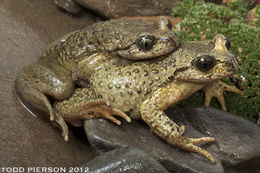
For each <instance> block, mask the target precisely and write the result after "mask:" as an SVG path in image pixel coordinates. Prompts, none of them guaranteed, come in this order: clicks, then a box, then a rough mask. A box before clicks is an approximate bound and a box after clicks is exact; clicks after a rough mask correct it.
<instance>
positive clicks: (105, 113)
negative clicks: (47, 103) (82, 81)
mask: <svg viewBox="0 0 260 173" xmlns="http://www.w3.org/2000/svg"><path fill="white" fill-rule="evenodd" d="M54 108H55V110H57V112H58V113H59V114H60V115H62V116H63V117H64V118H65V119H66V121H68V122H69V123H70V124H72V125H73V126H81V125H82V124H83V122H84V120H87V119H92V118H102V119H108V120H110V121H112V122H114V123H116V124H117V125H120V124H121V122H120V121H119V120H118V119H116V118H115V116H118V117H121V118H123V119H125V120H126V121H127V122H131V119H130V117H128V115H126V114H125V113H124V112H123V111H121V110H119V109H115V108H112V107H111V106H110V105H109V102H107V101H105V100H103V99H98V98H96V97H95V94H94V92H93V91H92V90H91V89H90V88H78V89H76V90H75V92H74V93H73V95H72V96H71V97H70V98H69V99H66V100H64V101H60V102H56V103H55V104H54Z"/></svg>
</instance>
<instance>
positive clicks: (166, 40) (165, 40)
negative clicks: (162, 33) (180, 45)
mask: <svg viewBox="0 0 260 173" xmlns="http://www.w3.org/2000/svg"><path fill="white" fill-rule="evenodd" d="M160 41H163V42H169V41H170V39H169V38H167V37H164V38H161V39H160Z"/></svg>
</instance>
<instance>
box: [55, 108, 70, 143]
mask: <svg viewBox="0 0 260 173" xmlns="http://www.w3.org/2000/svg"><path fill="white" fill-rule="evenodd" d="M54 114H55V118H54V120H53V121H55V123H56V125H58V127H59V128H60V129H61V132H62V136H63V137H64V140H65V141H68V140H69V130H68V126H67V124H66V122H65V120H64V119H63V117H62V116H60V115H59V114H58V113H57V112H56V111H54Z"/></svg>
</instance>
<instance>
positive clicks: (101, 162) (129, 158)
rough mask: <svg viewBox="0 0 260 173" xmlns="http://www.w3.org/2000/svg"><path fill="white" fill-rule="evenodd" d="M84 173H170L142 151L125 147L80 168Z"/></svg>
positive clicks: (103, 155)
mask: <svg viewBox="0 0 260 173" xmlns="http://www.w3.org/2000/svg"><path fill="white" fill-rule="evenodd" d="M80 167H82V168H83V171H82V173H83V172H93V173H94V172H96V173H107V172H111V173H112V172H116V173H125V172H131V173H147V172H149V173H158V172H160V173H167V172H168V171H167V170H166V169H165V168H164V167H163V166H162V165H161V164H160V163H158V162H157V161H156V160H155V159H154V158H152V157H151V156H149V155H148V154H146V153H145V152H143V151H142V150H140V149H137V148H133V147H123V148H119V149H114V150H112V151H109V152H107V153H105V154H102V155H101V156H98V157H96V158H94V159H92V160H91V161H89V162H88V163H87V164H85V165H82V166H80Z"/></svg>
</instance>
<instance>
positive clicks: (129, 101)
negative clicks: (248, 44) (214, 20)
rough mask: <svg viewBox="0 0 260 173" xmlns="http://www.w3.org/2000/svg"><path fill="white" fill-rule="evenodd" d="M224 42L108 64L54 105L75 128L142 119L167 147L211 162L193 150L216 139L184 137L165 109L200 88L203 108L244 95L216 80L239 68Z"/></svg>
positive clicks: (196, 44)
mask: <svg viewBox="0 0 260 173" xmlns="http://www.w3.org/2000/svg"><path fill="white" fill-rule="evenodd" d="M226 42H227V40H226V38H225V37H224V36H223V35H220V34H219V35H216V36H215V38H214V39H213V40H211V41H201V42H190V43H184V44H183V45H181V47H179V49H177V50H176V51H174V52H172V53H171V54H169V55H166V56H162V57H160V58H157V59H154V60H150V61H147V60H146V61H141V62H136V63H133V64H122V65H112V64H110V65H106V66H104V67H102V68H100V69H99V70H97V71H96V72H95V73H93V74H92V75H91V77H90V79H89V82H90V84H89V86H88V87H86V88H79V89H77V90H75V92H74V94H73V95H72V96H71V97H70V98H69V99H67V100H64V101H62V102H57V103H56V104H55V110H56V111H57V112H58V114H60V115H62V116H63V117H64V119H65V120H66V121H67V122H69V123H71V124H72V125H74V126H80V125H82V123H83V121H84V120H85V119H91V118H106V119H109V120H111V121H113V122H115V123H116V124H120V121H119V120H117V119H116V118H115V117H114V116H121V117H123V118H124V119H125V120H127V121H128V122H130V118H133V119H140V118H141V119H143V120H144V121H145V122H146V123H147V124H148V125H149V126H150V128H151V129H152V131H153V132H154V133H156V134H157V135H158V136H159V137H161V138H162V139H164V140H166V141H167V142H168V143H170V144H171V145H173V146H176V147H178V148H180V149H183V150H187V151H191V152H197V153H199V154H201V155H203V156H205V157H206V158H207V159H209V160H210V161H211V162H212V163H215V159H214V158H213V157H212V156H211V154H209V153H208V152H207V151H205V150H203V149H202V148H200V147H198V146H196V145H195V144H200V143H204V142H213V141H214V140H215V139H214V138H213V137H202V138H187V137H185V136H183V133H184V131H185V127H184V126H178V125H177V124H176V123H175V122H173V121H172V120H171V119H169V118H168V117H167V116H166V114H165V113H164V110H165V109H167V108H168V107H169V106H171V105H174V104H176V103H178V102H179V101H181V100H183V99H185V98H187V97H189V96H190V95H191V94H192V93H194V92H196V91H198V90H200V89H202V90H203V91H204V92H205V93H206V101H205V104H208V103H209V101H210V99H211V97H216V98H217V99H218V100H219V101H220V102H221V104H222V105H224V99H223V95H222V94H223V92H224V91H232V92H235V93H240V94H241V93H242V92H241V91H240V90H238V89H236V88H235V87H234V86H228V85H226V84H224V83H223V82H221V81H220V79H222V78H224V77H228V76H231V75H233V74H234V72H235V70H236V68H237V61H236V58H235V57H234V56H233V55H232V54H231V53H230V52H229V51H228V50H227V48H226ZM205 64H206V65H205ZM212 90H214V91H216V92H213V93H212V92H211V91H212ZM222 108H223V107H222Z"/></svg>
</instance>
